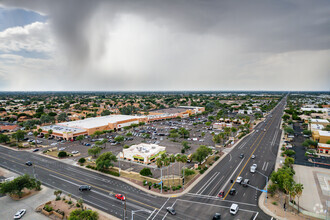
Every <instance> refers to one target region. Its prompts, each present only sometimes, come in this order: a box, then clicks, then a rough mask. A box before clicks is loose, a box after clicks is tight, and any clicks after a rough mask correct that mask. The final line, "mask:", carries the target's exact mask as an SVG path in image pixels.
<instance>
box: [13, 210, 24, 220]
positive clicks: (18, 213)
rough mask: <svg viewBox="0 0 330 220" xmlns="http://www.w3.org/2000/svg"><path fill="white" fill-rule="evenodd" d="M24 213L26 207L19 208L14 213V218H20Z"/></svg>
mask: <svg viewBox="0 0 330 220" xmlns="http://www.w3.org/2000/svg"><path fill="white" fill-rule="evenodd" d="M25 213H26V209H21V210H19V211H18V212H16V214H15V215H14V219H20V218H22V216H23V215H24V214H25Z"/></svg>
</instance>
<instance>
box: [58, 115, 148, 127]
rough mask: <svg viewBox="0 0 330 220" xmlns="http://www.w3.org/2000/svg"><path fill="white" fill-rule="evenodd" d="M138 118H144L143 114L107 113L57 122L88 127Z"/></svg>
mask: <svg viewBox="0 0 330 220" xmlns="http://www.w3.org/2000/svg"><path fill="white" fill-rule="evenodd" d="M139 118H145V116H132V115H108V116H102V117H96V118H87V119H84V120H78V121H70V122H64V123H59V124H58V125H63V126H68V127H75V128H86V129H88V128H95V127H101V126H106V125H108V124H109V123H117V122H121V121H125V120H130V119H139Z"/></svg>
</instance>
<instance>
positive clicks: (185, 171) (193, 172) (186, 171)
mask: <svg viewBox="0 0 330 220" xmlns="http://www.w3.org/2000/svg"><path fill="white" fill-rule="evenodd" d="M194 174H195V171H194V170H191V169H184V175H185V176H190V175H194Z"/></svg>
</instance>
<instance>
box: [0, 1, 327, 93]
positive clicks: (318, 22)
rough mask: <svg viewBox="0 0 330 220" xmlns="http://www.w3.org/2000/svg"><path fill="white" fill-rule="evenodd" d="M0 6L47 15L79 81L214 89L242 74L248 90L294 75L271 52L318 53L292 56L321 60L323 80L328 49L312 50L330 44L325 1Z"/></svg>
mask: <svg viewBox="0 0 330 220" xmlns="http://www.w3.org/2000/svg"><path fill="white" fill-rule="evenodd" d="M0 4H2V5H3V6H5V7H18V8H26V9H29V10H33V11H38V12H40V13H43V14H46V15H48V17H49V21H48V22H49V24H50V25H51V27H52V30H53V32H54V34H55V35H56V39H57V47H58V48H60V51H61V53H62V54H63V55H64V56H66V58H67V59H66V61H67V64H68V69H67V72H68V75H71V74H72V73H75V74H76V75H75V76H77V75H78V74H79V77H80V78H79V80H78V81H79V82H80V84H79V85H82V84H84V85H85V86H88V87H89V86H90V84H91V83H93V82H94V83H98V84H99V85H101V87H102V88H107V85H109V86H111V87H114V88H115V87H116V86H118V85H121V86H122V87H123V88H127V89H129V88H131V87H134V86H135V87H136V88H141V89H143V88H145V89H157V88H160V89H166V88H170V89H179V88H178V85H180V83H182V82H184V81H185V80H186V77H187V76H188V77H189V79H191V82H190V84H189V85H190V87H189V88H188V86H187V85H186V86H185V87H184V88H187V89H194V88H196V87H200V88H208V86H209V85H211V86H212V88H217V85H219V84H220V83H221V82H224V83H232V82H233V81H234V80H235V79H236V80H239V79H245V80H246V82H249V85H248V86H247V85H246V83H241V84H242V86H243V87H244V86H245V87H244V88H248V89H253V88H255V86H256V85H260V82H265V81H267V77H266V76H265V75H264V74H268V76H269V77H270V78H271V77H273V78H274V80H275V79H277V78H278V77H279V76H283V77H284V76H287V74H291V75H292V76H293V77H297V76H298V75H297V74H298V73H297V71H296V70H294V69H293V71H292V72H290V71H289V70H288V68H289V69H290V68H292V67H291V66H290V65H292V66H293V65H297V64H298V63H290V62H289V61H288V59H282V58H281V59H280V58H279V57H278V55H277V54H284V55H287V56H290V57H289V59H291V56H297V57H305V58H306V59H310V57H313V54H316V56H317V57H322V58H320V59H319V60H313V61H314V62H313V63H311V62H308V63H307V64H304V61H303V59H302V60H300V59H293V60H295V62H298V60H299V61H301V62H303V64H301V65H308V67H306V68H305V69H310V70H311V71H312V70H313V68H314V67H315V68H316V67H318V66H320V65H321V66H322V67H323V68H319V67H318V68H317V69H318V70H319V71H321V72H320V76H321V77H322V79H324V80H327V79H329V74H327V73H325V69H327V68H328V67H329V64H326V62H324V59H323V57H324V56H326V55H324V54H320V53H318V51H320V50H329V49H330V37H329V36H330V16H329V14H330V2H329V1H328V0H314V1H308V0H302V1H301V0H277V1H272V0H266V1H265V0H254V1H232V0H229V1H218V0H208V1H201V0H177V1H161V0H143V1H135V0H131V1H114V0H112V1H108V0H93V1H90V0H70V1H67V0H57V1H53V0H24V1H22V0H2V1H1V2H0ZM137 27H138V28H137ZM142 31H143V33H142ZM117 35H120V37H118V36H117ZM132 35H134V36H132ZM297 51H301V53H297ZM313 51H315V53H314V52H313ZM61 53H60V54H59V55H62V54H61ZM306 54H308V55H306ZM270 60H272V61H270ZM274 64H275V66H274ZM276 65H278V66H281V65H283V66H286V67H287V69H284V68H280V67H279V68H275V67H277V66H276ZM271 68H273V69H276V70H277V71H281V72H277V73H275V72H274V71H272V70H271ZM304 74H307V73H304ZM251 75H253V76H254V78H251V77H250V76H251ZM210 78H214V79H216V80H210ZM196 82H197V83H196ZM275 82H277V85H278V83H281V82H279V81H278V80H275ZM267 83H268V82H267ZM267 83H265V84H267ZM237 84H239V83H236V85H237ZM261 84H262V83H261ZM323 84H324V85H323V86H324V88H329V85H328V83H324V82H323ZM79 85H76V86H77V87H79ZM146 85H147V88H146ZM277 85H275V86H274V87H273V88H272V89H276V88H278V86H277ZM93 88H94V89H95V88H98V87H91V89H93ZM220 88H223V85H222V87H220ZM264 88H270V87H269V86H267V85H265V87H264ZM229 89H230V88H229ZM237 89H239V88H237Z"/></svg>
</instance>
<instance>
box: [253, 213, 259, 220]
mask: <svg viewBox="0 0 330 220" xmlns="http://www.w3.org/2000/svg"><path fill="white" fill-rule="evenodd" d="M258 214H259V212H257V214H256V216H254V218H253V220H256V218H257V216H258Z"/></svg>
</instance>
